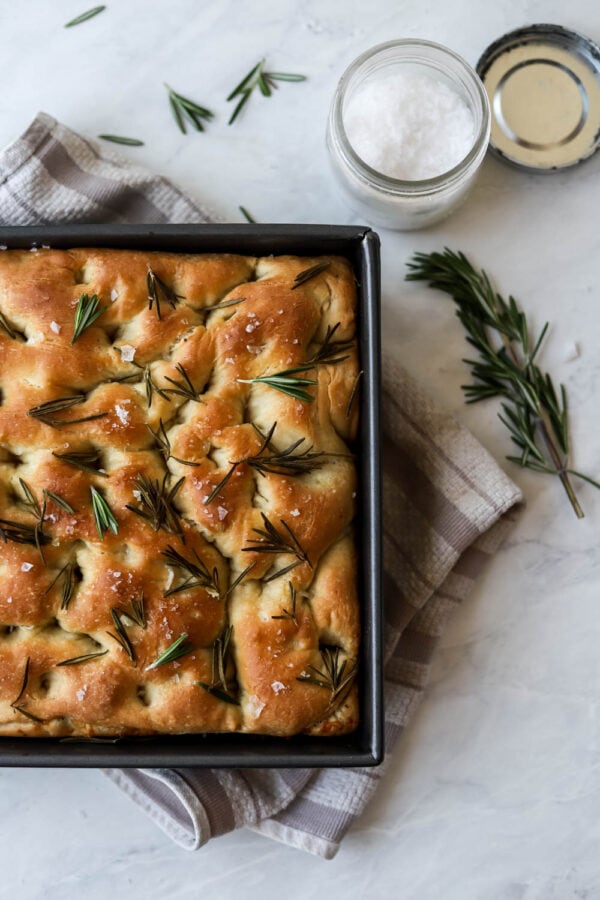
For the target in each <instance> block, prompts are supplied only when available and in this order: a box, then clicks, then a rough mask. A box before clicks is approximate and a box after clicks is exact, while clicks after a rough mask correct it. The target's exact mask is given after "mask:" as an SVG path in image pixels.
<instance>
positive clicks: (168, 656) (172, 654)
mask: <svg viewBox="0 0 600 900" xmlns="http://www.w3.org/2000/svg"><path fill="white" fill-rule="evenodd" d="M187 637H188V636H187V633H186V632H185V631H184V632H183V634H181V635H180V636H179V637H178V638H177V639H176V640H174V641H173V643H172V644H171V645H170V646H169V647H167V649H166V650H163V652H162V653H161V654H160V656H157V658H156V659H155V660H154V662H153V663H150V665H149V666H146V672H150V671H151V670H152V669H158V667H159V666H166V665H167V663H171V662H175V660H176V659H181V657H182V656H187V654H188V653H192V652H193V651H194V650H195V647H192V645H191V644H190V643H189V641H188V639H187Z"/></svg>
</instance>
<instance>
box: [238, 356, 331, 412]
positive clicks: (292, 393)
mask: <svg viewBox="0 0 600 900" xmlns="http://www.w3.org/2000/svg"><path fill="white" fill-rule="evenodd" d="M314 368H315V367H314V365H312V364H306V365H303V366H296V368H295V369H284V370H283V371H282V372H273V373H272V374H271V375H259V376H258V377H256V378H238V379H237V380H238V381H239V382H240V384H266V385H268V386H269V387H271V388H273V389H274V390H276V391H280V392H281V393H282V394H287V395H288V396H289V397H293V398H294V399H295V400H302V401H303V402H304V403H313V402H314V399H315V398H314V397H313V396H312V394H309V393H308V391H307V390H306V387H307V386H308V385H316V384H318V382H317V381H314V380H313V379H310V378H297V377H296V376H297V375H298V374H299V373H304V372H310V371H312V370H314Z"/></svg>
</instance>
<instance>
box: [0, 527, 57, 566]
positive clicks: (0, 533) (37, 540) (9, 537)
mask: <svg viewBox="0 0 600 900" xmlns="http://www.w3.org/2000/svg"><path fill="white" fill-rule="evenodd" d="M0 540H2V541H4V543H6V542H7V541H12V542H13V543H15V544H31V545H32V546H33V547H37V548H38V549H39V547H40V545H45V544H49V543H50V538H49V537H48V535H47V534H44V532H43V531H42V530H41V527H40V525H39V523H37V524H36V525H26V524H25V523H24V522H13V521H12V520H11V519H0ZM42 559H43V557H42Z"/></svg>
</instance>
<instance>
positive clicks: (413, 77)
mask: <svg viewBox="0 0 600 900" xmlns="http://www.w3.org/2000/svg"><path fill="white" fill-rule="evenodd" d="M489 135H490V109H489V102H488V98H487V94H486V92H485V88H484V87H483V84H482V82H481V81H480V79H479V77H478V75H477V74H476V72H475V71H474V70H473V69H472V68H471V67H470V66H469V65H468V64H467V63H466V62H465V61H464V60H463V59H462V58H461V57H460V56H458V55H457V54H456V53H453V52H452V51H451V50H448V49H447V48H446V47H442V46H441V45H440V44H434V43H431V42H429V41H418V40H399V41H390V42H389V43H387V44H380V45H378V46H377V47H374V48H372V49H371V50H368V51H367V52H366V53H363V54H362V56H359V57H358V59H356V60H355V61H354V62H353V63H352V64H351V65H350V66H349V68H348V69H347V70H346V71H345V73H344V74H343V76H342V78H341V80H340V82H339V84H338V87H337V90H336V93H335V96H334V99H333V103H332V106H331V111H330V115H329V123H328V129H327V146H328V148H329V154H330V157H331V160H332V164H333V169H334V173H335V175H336V177H337V181H338V184H339V185H340V187H341V188H342V191H343V193H344V195H345V198H346V200H347V202H348V205H349V206H350V207H351V208H352V209H353V210H354V211H355V212H357V213H358V214H360V215H361V216H363V217H364V218H365V219H366V220H367V222H369V223H372V224H374V225H381V226H383V227H385V228H394V229H399V230H412V229H416V228H425V227H427V226H429V225H433V224H434V223H435V222H439V221H440V220H441V219H443V218H445V217H446V216H447V215H449V213H450V212H452V210H453V209H455V208H456V207H457V206H458V205H459V203H460V202H461V201H462V200H463V199H464V198H465V196H466V194H467V192H468V191H469V189H470V188H471V186H472V185H473V182H474V180H475V177H476V175H477V172H478V169H479V167H480V165H481V163H482V161H483V158H484V156H485V152H486V150H487V146H488V140H489Z"/></svg>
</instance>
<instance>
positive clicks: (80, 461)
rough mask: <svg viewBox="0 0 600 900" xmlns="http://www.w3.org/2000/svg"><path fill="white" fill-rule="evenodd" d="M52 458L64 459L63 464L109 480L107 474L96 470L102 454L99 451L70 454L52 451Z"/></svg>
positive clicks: (80, 451)
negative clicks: (95, 466)
mask: <svg viewBox="0 0 600 900" xmlns="http://www.w3.org/2000/svg"><path fill="white" fill-rule="evenodd" d="M52 456H55V457H56V458H57V459H62V461H63V462H66V463H69V465H71V466H75V468H76V469H81V470H82V471H83V472H91V473H92V475H101V476H102V478H108V473H107V472H102V471H101V470H100V469H96V468H94V465H95V464H96V463H100V462H101V461H102V460H101V459H100V452H99V451H98V450H72V451H71V452H70V453H57V452H56V451H55V450H53V451H52Z"/></svg>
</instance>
